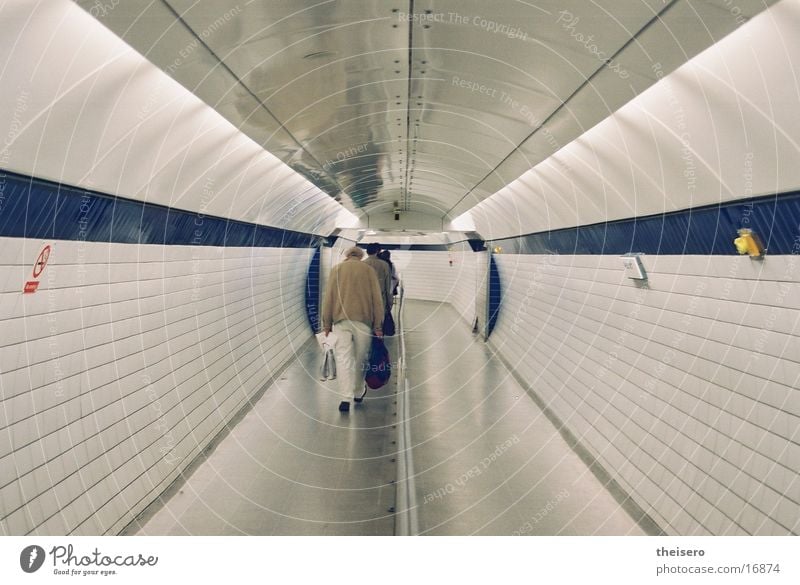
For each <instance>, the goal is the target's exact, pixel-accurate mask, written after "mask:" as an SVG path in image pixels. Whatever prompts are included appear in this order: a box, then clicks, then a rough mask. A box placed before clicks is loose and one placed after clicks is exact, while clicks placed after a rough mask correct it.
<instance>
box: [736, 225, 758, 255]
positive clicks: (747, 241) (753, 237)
mask: <svg viewBox="0 0 800 585" xmlns="http://www.w3.org/2000/svg"><path fill="white" fill-rule="evenodd" d="M733 244H734V246H736V251H737V252H739V254H742V255H744V254H748V255H749V256H750V257H751V258H763V257H764V244H762V243H761V238H759V237H758V235H757V234H755V233H754V232H753V230H751V229H748V228H742V229H740V230H739V237H738V238H736V239H735V240H733Z"/></svg>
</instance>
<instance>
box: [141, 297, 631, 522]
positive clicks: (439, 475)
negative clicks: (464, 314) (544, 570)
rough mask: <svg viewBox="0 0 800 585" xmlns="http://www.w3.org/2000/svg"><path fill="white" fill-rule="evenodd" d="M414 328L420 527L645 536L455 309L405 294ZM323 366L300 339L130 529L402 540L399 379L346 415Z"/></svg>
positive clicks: (409, 336)
mask: <svg viewBox="0 0 800 585" xmlns="http://www.w3.org/2000/svg"><path fill="white" fill-rule="evenodd" d="M405 326H406V336H405V340H406V346H407V362H408V363H407V369H408V382H409V383H408V388H409V391H408V395H407V398H408V399H409V401H410V403H409V407H410V411H411V418H410V428H411V444H412V454H413V462H414V469H415V473H416V475H415V476H414V485H415V494H416V500H417V507H416V513H417V516H418V521H419V529H420V533H421V534H437V535H445V534H447V535H462V534H487V535H488V534H513V533H515V532H520V533H523V534H548V535H555V534H564V535H594V534H598V535H599V534H603V535H609V534H619V535H624V534H632V535H639V534H643V531H642V529H641V528H640V527H639V526H638V525H637V524H636V522H634V521H633V519H632V518H631V517H630V516H629V515H628V513H627V512H626V511H625V510H624V509H623V508H622V507H621V506H620V504H619V503H618V502H617V501H616V500H615V499H614V498H613V497H612V496H611V494H610V493H609V491H608V490H607V489H606V488H605V487H604V485H603V484H602V483H601V482H600V481H599V480H598V479H597V478H596V477H595V476H594V475H593V474H592V473H591V471H589V469H588V467H587V466H586V465H585V464H584V463H583V462H582V461H581V459H580V458H579V457H578V456H577V455H576V454H575V453H574V452H573V451H572V450H571V449H570V448H569V446H568V445H567V444H566V442H565V441H564V439H563V438H562V437H561V435H560V434H559V433H558V431H557V430H556V429H555V427H554V426H553V425H552V424H551V422H550V421H549V420H548V419H547V418H546V417H545V416H544V415H543V414H542V412H541V411H540V410H539V408H538V407H537V406H536V404H535V403H534V402H533V400H532V399H531V398H530V397H529V396H528V395H527V394H526V393H525V391H524V390H522V388H521V387H520V386H519V384H518V383H517V382H516V381H515V380H514V378H513V377H511V376H510V375H509V374H508V371H507V370H506V369H505V368H504V366H503V365H502V364H501V363H500V362H499V361H498V360H497V359H496V358H494V357H492V355H491V352H490V351H489V349H488V347H487V346H486V345H485V344H484V343H483V342H482V341H480V340H479V339H476V338H474V337H473V336H472V334H471V333H470V332H469V329H468V327H467V326H466V325H465V324H464V323H463V322H462V321H461V320H460V317H459V316H458V315H457V313H456V312H455V311H454V310H453V309H452V307H450V306H449V305H440V304H437V303H428V302H422V301H409V302H407V306H406V309H405ZM397 341H398V340H396V339H393V340H391V341H390V349H391V351H392V355H393V357H394V362H395V363H396V358H397V350H398V347H396V346H398V345H399V344H398V343H397ZM319 360H320V356H319V352H318V350H317V348H316V346H315V345H307V346H305V348H304V349H303V350H302V351H301V352H300V353H299V355H298V359H297V360H296V361H295V362H294V363H293V364H292V365H291V366H290V367H289V368H288V369H287V370H286V371H285V372H284V374H283V375H282V379H281V380H278V381H277V382H276V383H275V384H273V386H272V387H270V388H268V389H267V391H266V392H265V393H264V395H263V396H262V398H261V399H260V400H259V401H258V403H257V404H256V405H255V406H254V407H253V409H252V410H251V411H250V412H249V413H248V414H247V415H245V416H244V417H243V419H242V420H241V421H240V422H239V423H238V424H237V425H236V426H235V427H234V428H233V429H232V430H231V432H230V433H229V434H228V436H226V437H224V438H223V439H222V440H221V441H220V442H219V443H218V445H217V446H216V448H215V449H214V450H213V451H212V452H211V453H209V454H208V455H207V456H206V457H205V460H203V461H202V462H200V463H199V464H198V465H196V466H195V468H194V471H193V473H192V474H191V476H190V477H189V478H188V479H187V481H186V482H185V483H184V484H183V485H182V486H181V487H180V489H179V491H175V490H173V491H174V492H175V493H172V494H171V495H170V496H165V497H164V501H162V502H160V503H159V504H160V508H159V507H158V504H157V505H156V506H154V507H152V508H153V509H155V511H154V512H150V513H149V515H147V516H145V519H144V521H143V522H142V524H140V525H138V526H134V527H133V529H129V531H128V532H129V533H131V532H136V529H138V534H146V535H168V534H183V535H243V534H244V535H248V534H253V535H256V534H257V535H294V534H314V535H349V534H361V535H389V534H393V533H394V530H395V517H394V515H393V514H392V513H391V512H390V511H389V509H390V508H391V507H392V506H395V495H396V494H395V492H396V490H395V484H394V483H392V482H393V480H395V479H396V471H397V470H396V463H395V462H394V460H395V459H396V458H397V457H398V453H397V447H396V444H397V443H396V441H397V429H396V428H394V427H395V425H397V422H398V415H397V414H396V412H397V405H396V403H395V401H396V399H397V395H396V391H397V385H396V384H397V376H393V378H392V381H391V383H390V384H389V385H388V386H387V387H385V388H383V389H381V390H380V391H377V392H372V393H371V394H370V395H368V399H367V400H366V401H365V403H364V405H363V406H360V407H357V408H356V409H355V410H353V411H351V412H350V414H349V415H346V416H343V415H341V414H340V413H339V412H338V411H337V409H336V407H337V405H338V398H337V397H336V396H335V395H334V394H332V393H331V392H330V391H329V390H328V388H330V387H331V386H329V385H333V384H335V382H320V381H318V380H317V379H316V373H317V371H318V367H319ZM437 494H438V495H437Z"/></svg>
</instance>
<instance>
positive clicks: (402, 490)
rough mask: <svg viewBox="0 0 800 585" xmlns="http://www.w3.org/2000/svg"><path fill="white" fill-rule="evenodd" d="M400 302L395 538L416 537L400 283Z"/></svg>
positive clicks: (417, 532)
mask: <svg viewBox="0 0 800 585" xmlns="http://www.w3.org/2000/svg"><path fill="white" fill-rule="evenodd" d="M399 290H400V295H399V296H400V301H399V305H398V307H397V331H398V332H399V335H400V357H399V358H398V379H397V412H398V414H399V415H400V420H399V421H398V432H397V451H398V452H397V492H396V500H397V501H396V502H395V511H396V520H397V521H396V522H395V535H397V536H414V535H417V534H419V522H418V518H417V490H416V485H415V481H416V480H415V474H414V458H413V454H412V442H411V417H410V408H409V400H408V378H407V376H406V367H407V363H406V342H405V331H404V322H403V308H404V306H405V304H404V299H405V294H404V293H405V289H404V288H403V283H402V281H401V282H400V287H399Z"/></svg>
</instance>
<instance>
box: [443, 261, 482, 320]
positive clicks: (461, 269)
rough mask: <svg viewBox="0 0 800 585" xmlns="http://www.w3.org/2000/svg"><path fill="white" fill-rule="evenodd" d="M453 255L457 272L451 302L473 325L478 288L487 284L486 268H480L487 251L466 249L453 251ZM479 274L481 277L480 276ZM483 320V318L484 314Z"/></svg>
mask: <svg viewBox="0 0 800 585" xmlns="http://www.w3.org/2000/svg"><path fill="white" fill-rule="evenodd" d="M452 257H453V264H454V265H455V268H456V272H455V283H454V286H453V289H452V292H451V293H450V302H451V303H452V305H453V307H454V308H455V309H456V311H458V313H459V314H460V315H461V317H462V318H463V319H464V321H466V322H467V324H468V325H470V326H472V324H473V322H474V321H475V311H476V308H475V301H476V298H477V297H478V296H479V295H478V289H479V287H485V286H486V280H485V270H479V265H480V264H482V263H485V262H486V252H473V251H472V250H464V251H459V252H453V253H452ZM478 275H481V277H480V278H479V276H478ZM479 280H480V282H479ZM481 320H483V317H482V316H481Z"/></svg>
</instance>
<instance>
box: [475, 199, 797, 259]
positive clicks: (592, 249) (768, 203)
mask: <svg viewBox="0 0 800 585" xmlns="http://www.w3.org/2000/svg"><path fill="white" fill-rule="evenodd" d="M740 228H749V229H752V230H753V231H754V232H755V233H756V234H758V235H759V236H760V237H761V240H762V241H763V242H764V245H765V246H766V248H767V254H770V255H781V254H798V253H800V191H794V192H790V193H782V194H777V195H769V196H765V197H755V198H751V199H741V200H737V201H734V202H727V203H722V204H719V205H709V206H704V207H695V208H693V209H687V210H683V211H676V212H672V213H664V214H658V215H651V216H646V217H638V218H630V219H624V220H619V221H610V222H606V223H597V224H592V225H586V226H579V227H573V228H566V229H559V230H553V231H549V232H538V233H533V234H527V235H523V236H517V237H514V238H504V239H499V240H493V241H491V242H490V243H488V244H487V245H489V246H491V247H495V246H500V247H501V248H502V252H503V254H627V253H633V252H641V253H644V254H673V255H681V254H697V255H731V254H733V255H736V254H737V252H736V248H735V247H734V245H733V240H734V239H735V238H736V237H737V235H738V233H737V232H738V230H739V229H740Z"/></svg>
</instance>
